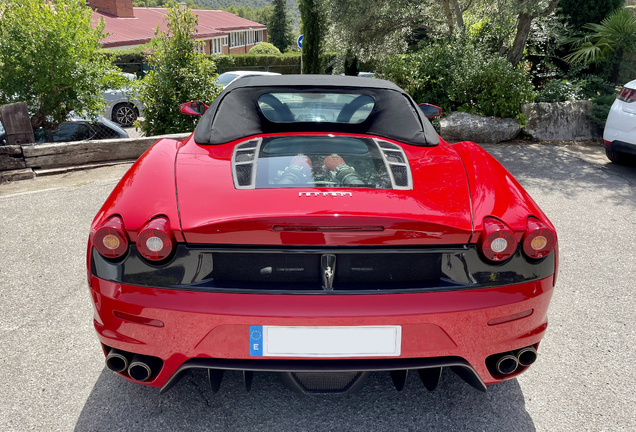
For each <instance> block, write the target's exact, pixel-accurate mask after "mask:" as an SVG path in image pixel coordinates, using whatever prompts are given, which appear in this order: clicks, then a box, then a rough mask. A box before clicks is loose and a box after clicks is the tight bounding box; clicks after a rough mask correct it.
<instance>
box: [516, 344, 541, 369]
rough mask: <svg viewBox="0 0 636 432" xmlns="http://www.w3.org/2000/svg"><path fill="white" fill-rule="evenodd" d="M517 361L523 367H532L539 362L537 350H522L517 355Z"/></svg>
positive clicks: (530, 347)
mask: <svg viewBox="0 0 636 432" xmlns="http://www.w3.org/2000/svg"><path fill="white" fill-rule="evenodd" d="M517 361H518V362H519V365H521V366H530V365H531V364H532V363H534V362H535V361H537V350H536V349H534V347H533V346H529V347H525V348H521V349H520V350H519V352H518V353H517Z"/></svg>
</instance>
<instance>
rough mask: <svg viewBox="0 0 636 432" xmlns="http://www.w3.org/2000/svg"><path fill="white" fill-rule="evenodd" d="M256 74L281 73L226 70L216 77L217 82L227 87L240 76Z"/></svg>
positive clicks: (274, 73) (273, 73)
mask: <svg viewBox="0 0 636 432" xmlns="http://www.w3.org/2000/svg"><path fill="white" fill-rule="evenodd" d="M256 75H280V74H279V73H276V72H261V71H232V72H225V73H222V74H221V75H219V77H218V78H217V79H216V84H217V85H219V86H221V87H222V88H225V87H227V86H228V85H230V83H232V82H234V81H236V80H237V79H239V78H245V77H248V76H256Z"/></svg>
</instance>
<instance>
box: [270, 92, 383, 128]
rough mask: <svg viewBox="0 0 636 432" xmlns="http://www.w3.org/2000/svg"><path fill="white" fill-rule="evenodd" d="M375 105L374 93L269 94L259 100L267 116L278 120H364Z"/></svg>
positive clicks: (274, 120) (337, 121) (272, 119)
mask: <svg viewBox="0 0 636 432" xmlns="http://www.w3.org/2000/svg"><path fill="white" fill-rule="evenodd" d="M374 104H375V101H374V100H373V98H372V97H371V96H368V95H360V94H344V93H268V94H264V95H262V96H261V97H260V98H259V99H258V105H259V108H260V109H261V112H262V113H263V115H264V116H265V117H266V118H267V119H268V120H269V121H272V122H277V123H291V122H329V123H361V122H363V121H365V120H366V119H367V117H369V114H370V113H371V110H373V106H374Z"/></svg>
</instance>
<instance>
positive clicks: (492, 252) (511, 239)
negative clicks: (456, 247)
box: [479, 218, 517, 262]
mask: <svg viewBox="0 0 636 432" xmlns="http://www.w3.org/2000/svg"><path fill="white" fill-rule="evenodd" d="M479 249H480V250H481V252H482V253H483V254H484V256H485V257H486V258H488V259H489V260H490V261H495V262H501V261H505V260H507V259H508V258H510V257H511V256H512V254H514V253H515V251H516V250H517V240H516V239H515V236H514V234H513V232H512V230H511V229H510V228H508V226H507V225H506V224H504V223H503V222H501V221H500V220H497V219H495V218H485V219H484V235H483V236H482V237H481V239H480V241H479Z"/></svg>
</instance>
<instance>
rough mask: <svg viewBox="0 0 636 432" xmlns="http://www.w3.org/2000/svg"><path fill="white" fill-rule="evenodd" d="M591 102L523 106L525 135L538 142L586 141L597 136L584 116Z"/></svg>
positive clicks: (596, 129)
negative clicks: (525, 121)
mask: <svg viewBox="0 0 636 432" xmlns="http://www.w3.org/2000/svg"><path fill="white" fill-rule="evenodd" d="M591 110H592V102H590V101H575V102H555V103H547V102H540V103H531V104H526V105H524V106H523V108H522V111H523V114H524V115H525V116H526V120H527V123H526V126H525V127H524V128H523V130H524V132H525V133H526V134H527V135H530V136H531V137H532V138H533V139H536V140H540V141H588V140H592V139H595V138H598V137H599V136H600V133H599V130H598V128H597V127H596V126H594V125H593V124H592V123H591V122H590V120H589V119H588V117H587V115H588V113H589V112H590V111H591Z"/></svg>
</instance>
